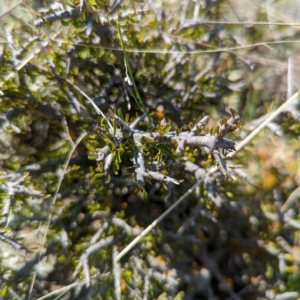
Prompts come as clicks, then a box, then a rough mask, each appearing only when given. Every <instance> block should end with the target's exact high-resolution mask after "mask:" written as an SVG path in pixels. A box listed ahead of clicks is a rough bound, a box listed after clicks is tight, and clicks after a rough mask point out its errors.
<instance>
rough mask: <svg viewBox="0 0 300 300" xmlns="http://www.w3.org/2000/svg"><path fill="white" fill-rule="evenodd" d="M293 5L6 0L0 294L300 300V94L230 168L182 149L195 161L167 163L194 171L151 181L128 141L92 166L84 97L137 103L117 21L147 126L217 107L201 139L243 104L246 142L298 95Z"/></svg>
mask: <svg viewBox="0 0 300 300" xmlns="http://www.w3.org/2000/svg"><path fill="white" fill-rule="evenodd" d="M299 14H300V3H299V2H297V1H284V0H278V1H244V0H242V1H236V0H227V1H225V0H220V1H219V0H206V1H203V0H194V1H191V0H184V1H177V0H170V1H150V0H149V1H146V0H140V1H126V0H124V1H121V0H120V1H111V2H110V1H108V0H107V1H97V0H83V1H79V0H78V1H75V0H74V1H56V2H51V1H37V0H36V1H29V0H28V1H25V0H24V1H8V0H7V1H1V3H0V26H1V28H2V31H1V32H0V90H1V92H2V93H1V96H0V97H1V98H0V121H1V123H0V124H1V131H0V167H1V171H0V205H1V219H0V221H1V232H0V233H1V234H0V239H1V241H0V243H1V245H0V257H1V264H0V270H1V271H0V284H1V286H0V298H1V299H117V300H118V299H210V300H213V299H273V300H274V299H277V300H279V299H300V271H299V263H300V235H299V231H298V230H299V228H300V206H299V195H300V188H299V186H300V167H299V152H300V139H299V134H300V125H299V120H300V112H299V100H296V101H295V103H292V104H291V105H290V106H288V107H287V108H286V109H285V111H284V112H283V113H281V114H280V115H279V116H278V117H277V118H276V119H275V120H273V121H272V122H270V123H268V125H267V126H266V128H265V129H264V130H263V131H262V132H261V133H260V134H258V135H257V136H256V137H255V139H254V140H253V141H252V142H251V143H249V144H247V146H246V147H245V148H244V149H242V150H241V151H239V152H238V153H237V155H236V156H235V157H234V158H233V159H232V160H231V161H229V162H228V164H229V165H231V166H232V168H234V170H236V171H235V176H233V180H225V179H224V178H223V177H222V175H221V174H220V172H215V173H213V174H211V175H209V174H208V173H207V171H208V170H211V167H212V166H214V165H215V162H214V160H213V159H212V158H211V156H210V154H209V153H207V151H205V149H196V150H197V151H196V150H195V149H188V148H187V149H185V158H186V159H188V161H189V162H191V163H193V168H189V167H188V165H187V164H186V163H183V161H181V162H180V163H179V166H177V167H176V168H172V167H170V166H169V165H167V164H165V165H162V166H161V168H162V172H167V174H169V175H170V176H173V177H174V178H176V179H178V180H183V182H182V183H181V184H180V185H179V186H174V185H167V186H165V185H164V184H162V183H161V182H156V181H154V180H151V182H150V181H149V183H147V184H146V186H145V187H144V191H145V192H146V193H142V192H141V190H140V189H139V188H138V187H137V186H136V185H133V186H129V185H128V181H127V179H128V178H134V176H133V174H134V167H133V161H132V153H131V151H130V149H129V150H128V149H125V152H124V153H123V154H122V162H121V163H120V165H119V169H118V170H117V169H116V168H115V169H114V170H113V168H111V170H109V171H108V172H103V171H102V170H101V166H99V165H98V166H97V163H96V161H95V159H94V152H95V151H96V149H98V148H101V147H104V146H105V145H106V143H107V140H105V139H104V138H103V136H104V135H105V134H103V130H104V131H105V130H106V127H107V124H106V123H105V122H104V121H103V118H102V117H101V115H99V114H97V113H96V111H95V109H94V108H93V106H92V105H91V104H90V102H89V100H88V99H87V97H86V96H84V94H86V95H88V96H89V97H90V99H92V101H93V102H94V103H95V104H96V105H97V107H99V108H100V109H101V111H102V112H103V113H104V115H106V116H107V114H108V111H109V110H113V111H117V110H119V111H122V113H123V115H124V116H125V115H126V114H128V116H129V118H130V119H131V120H134V119H135V118H137V116H141V115H142V108H141V106H140V104H139V101H138V99H137V93H136V91H134V89H133V87H132V86H130V85H129V84H128V81H126V80H125V79H126V77H127V74H128V70H127V69H126V68H125V62H124V52H123V51H122V48H121V42H120V37H119V35H118V28H117V27H118V24H119V26H120V30H121V34H122V39H123V41H124V45H125V47H126V51H127V56H128V60H129V64H130V69H131V70H132V73H133V78H134V80H135V82H136V84H137V89H138V92H139V94H140V95H141V99H142V101H143V105H145V107H146V109H147V111H148V112H149V118H148V121H147V120H146V121H145V122H143V123H141V124H140V128H141V129H143V130H147V131H153V130H155V128H154V127H155V126H157V125H159V124H160V121H161V120H162V119H163V120H164V118H165V120H166V121H167V122H169V124H170V126H171V127H172V130H175V128H176V127H177V128H181V129H182V130H188V128H189V127H188V126H189V125H190V123H192V124H193V125H194V124H195V122H196V121H197V120H199V119H200V118H202V117H203V116H205V115H209V116H210V122H209V124H208V126H207V127H206V128H205V131H204V133H207V134H208V133H209V132H211V130H213V129H214V128H216V126H219V125H220V123H219V120H220V119H222V118H224V117H227V118H228V117H229V114H228V113H229V109H230V108H233V109H235V110H236V112H237V113H239V114H240V116H241V123H242V125H241V128H240V130H239V131H238V132H235V133H233V134H231V135H230V136H228V138H230V139H232V140H235V141H237V142H240V141H242V140H243V139H244V138H246V137H247V136H248V135H249V134H250V133H251V132H252V131H253V130H254V129H255V128H257V127H258V126H259V124H261V123H262V122H263V121H264V120H265V119H266V118H267V117H268V116H270V115H272V113H273V112H274V111H275V110H276V108H278V107H279V106H280V105H282V104H283V103H284V102H285V101H286V100H287V99H288V98H290V97H291V96H292V95H293V94H294V93H295V92H296V91H297V90H298V89H299V85H300V79H299V78H300V77H299V75H300V56H299V54H300V50H299V49H300V48H299V41H300V39H299V29H300V23H299V21H298V19H299ZM147 122H148V123H147ZM101 126H102V127H103V128H102V129H101V128H100V129H99V127H101ZM151 126H152V127H151ZM153 126H154V127H153ZM155 151H157V149H155V147H154V149H153V153H152V154H153V155H155V153H156V152H155ZM165 159H166V157H163V160H165ZM153 163H154V161H153ZM201 172H202V173H201ZM199 173H201V174H206V175H205V180H204V181H202V183H201V184H199V186H198V187H197V189H195V191H194V192H193V193H191V194H190V195H189V196H188V197H187V199H185V201H184V202H183V203H181V204H180V205H179V206H178V207H177V208H176V209H175V210H174V211H173V212H171V213H170V214H169V215H168V216H167V217H166V218H164V220H162V222H161V223H160V224H159V225H158V226H157V227H156V228H154V229H153V230H152V231H151V233H149V234H148V235H147V236H146V237H144V238H143V240H142V242H141V243H139V244H137V245H136V246H135V248H134V249H133V250H132V251H130V252H129V253H128V254H127V255H126V256H124V257H123V258H122V259H121V261H120V263H119V264H117V265H114V264H113V256H114V255H116V253H119V252H120V251H121V250H122V249H124V248H125V247H126V245H128V244H129V243H130V242H131V241H132V240H133V238H134V237H135V236H137V235H138V234H140V233H141V232H142V230H143V229H144V228H146V227H147V226H148V225H149V224H150V223H151V222H153V221H154V220H155V219H156V218H158V217H159V216H160V215H161V214H162V213H163V212H164V211H165V210H166V209H168V208H169V207H170V206H171V205H172V204H173V203H175V202H176V201H177V199H179V198H180V197H181V196H182V195H183V194H184V193H185V192H186V191H187V190H188V189H189V188H191V186H192V185H193V184H195V183H196V182H197V179H198V177H197V176H198V175H197V174H199ZM93 247H94V248H93ZM95 249H96V250H95ZM88 278H90V279H89V280H88Z"/></svg>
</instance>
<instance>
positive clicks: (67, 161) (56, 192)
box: [28, 132, 87, 299]
mask: <svg viewBox="0 0 300 300" xmlns="http://www.w3.org/2000/svg"><path fill="white" fill-rule="evenodd" d="M86 135H87V133H86V132H83V133H81V135H80V136H79V137H78V138H77V140H76V141H75V143H74V145H73V147H72V148H71V150H70V151H69V154H68V156H67V158H66V161H65V164H64V168H63V170H62V172H61V174H60V176H59V179H58V182H57V186H56V190H55V192H54V195H53V198H52V203H51V205H52V206H54V204H55V202H56V199H57V196H58V192H59V190H60V186H61V183H62V181H63V179H64V176H65V173H66V171H67V168H68V165H69V162H70V160H71V157H72V155H73V152H74V151H75V150H76V148H77V146H78V145H79V143H80V142H81V141H82V139H83V138H84V137H85V136H86ZM51 220H52V212H51V213H50V216H49V219H48V222H47V225H46V231H45V234H44V237H43V242H42V245H41V247H40V251H39V253H41V249H42V248H43V247H44V245H45V243H46V239H47V235H48V231H49V227H50V223H51ZM41 258H42V255H41V254H40V255H39V259H38V262H39V261H40V260H41ZM35 278H36V272H34V274H33V279H32V287H33V286H34V282H35ZM30 295H31V292H30V293H29V296H28V299H30Z"/></svg>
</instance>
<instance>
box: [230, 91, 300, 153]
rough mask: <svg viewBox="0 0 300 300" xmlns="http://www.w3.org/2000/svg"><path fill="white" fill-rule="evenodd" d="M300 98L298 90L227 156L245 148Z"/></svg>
mask: <svg viewBox="0 0 300 300" xmlns="http://www.w3.org/2000/svg"><path fill="white" fill-rule="evenodd" d="M296 99H299V91H297V92H296V93H295V94H294V95H293V96H292V97H291V98H289V99H288V100H287V101H286V102H284V103H283V104H282V105H281V106H280V107H278V108H277V109H276V110H275V111H274V112H273V113H272V114H271V115H270V116H269V117H268V118H267V119H266V120H265V121H264V122H263V123H261V124H260V125H259V126H258V127H257V128H256V129H255V130H253V131H252V132H251V133H250V134H249V135H248V136H247V137H246V138H245V139H244V140H243V141H242V142H241V143H239V144H238V145H237V146H236V147H235V150H236V151H235V152H230V153H229V154H228V155H227V156H226V157H233V156H235V154H236V153H237V152H239V151H240V150H241V149H243V148H244V147H245V146H246V145H247V144H249V143H250V141H251V140H252V139H253V138H254V137H255V136H257V135H258V134H259V133H260V132H261V131H262V130H263V129H264V128H265V127H266V126H267V125H268V124H269V123H270V122H271V121H273V120H274V119H275V118H276V117H277V116H278V115H279V114H280V113H282V112H283V111H284V110H285V108H286V107H287V106H289V105H290V104H291V103H292V102H293V101H295V100H296Z"/></svg>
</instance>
